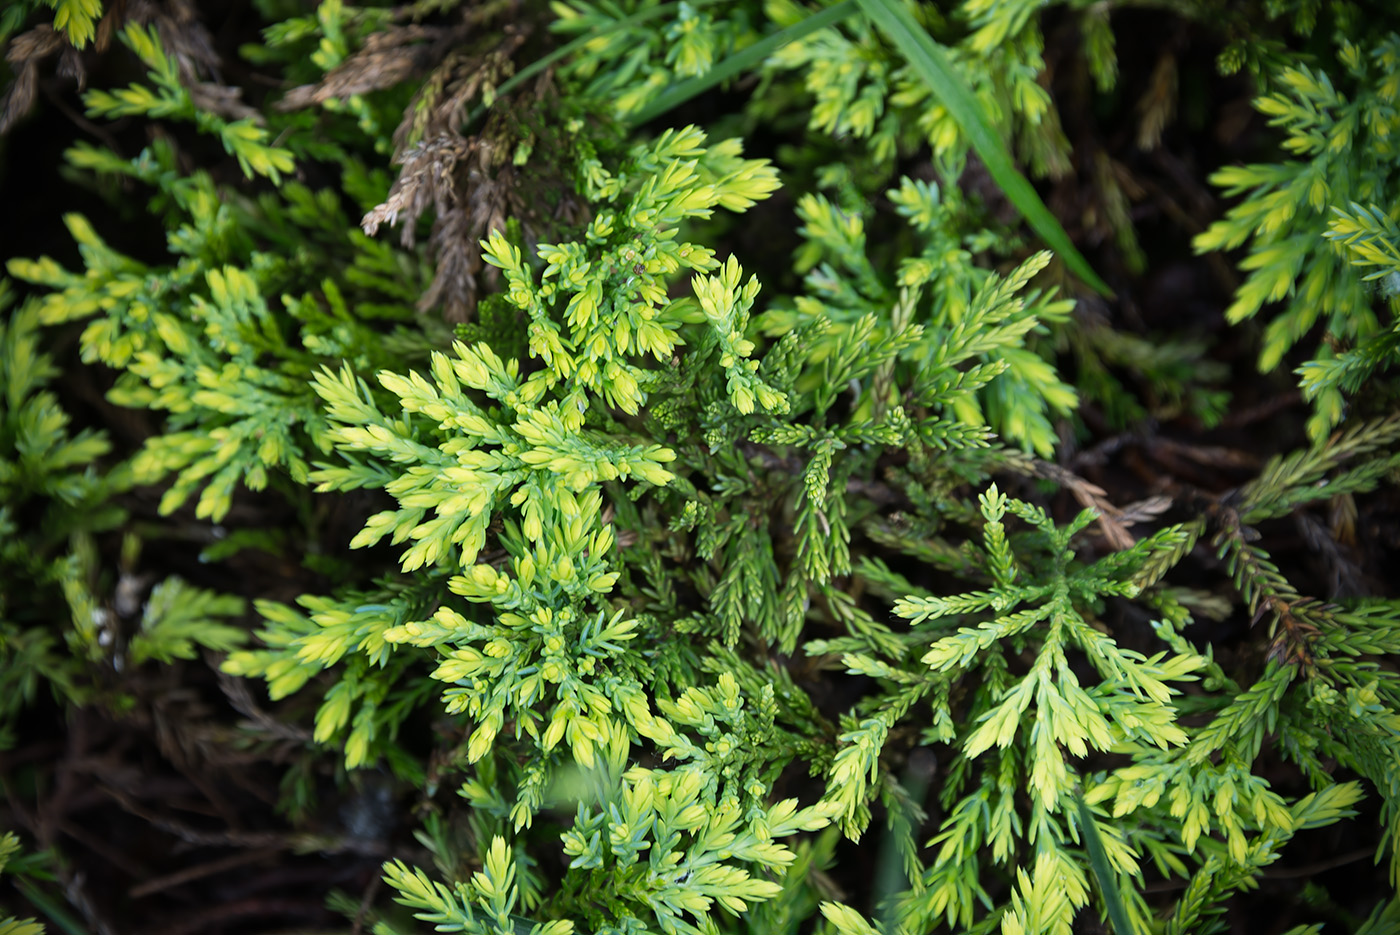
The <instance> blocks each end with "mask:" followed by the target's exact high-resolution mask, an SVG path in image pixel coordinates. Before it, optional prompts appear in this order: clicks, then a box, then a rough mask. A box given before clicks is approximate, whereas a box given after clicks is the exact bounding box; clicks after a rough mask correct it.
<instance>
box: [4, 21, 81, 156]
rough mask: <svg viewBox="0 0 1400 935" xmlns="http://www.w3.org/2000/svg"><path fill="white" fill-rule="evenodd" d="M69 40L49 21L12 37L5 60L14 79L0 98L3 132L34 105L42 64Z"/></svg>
mask: <svg viewBox="0 0 1400 935" xmlns="http://www.w3.org/2000/svg"><path fill="white" fill-rule="evenodd" d="M67 44H68V42H67V40H66V39H64V37H63V36H62V35H60V34H59V33H57V32H55V31H54V28H53V27H52V26H50V25H48V24H47V23H46V24H44V25H42V26H35V27H34V28H33V29H31V30H29V31H28V32H23V33H20V34H19V35H18V36H15V37H14V39H12V40H10V47H9V49H7V50H6V52H5V61H7V62H9V63H10V68H11V69H13V70H14V73H15V81H14V84H12V85H10V88H9V90H8V91H6V92H5V97H4V100H3V101H0V133H4V132H6V131H7V130H9V129H10V127H12V126H14V124H15V122H16V121H17V120H19V119H20V118H21V117H23V116H24V115H25V114H27V113H29V109H30V108H31V107H33V106H34V97H35V92H37V91H38V89H39V63H40V62H42V61H43V60H44V59H46V58H48V57H49V56H50V55H53V54H55V53H56V52H58V51H59V50H60V49H62V48H63V47H64V46H65V45H67Z"/></svg>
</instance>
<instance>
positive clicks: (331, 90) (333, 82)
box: [276, 25, 466, 111]
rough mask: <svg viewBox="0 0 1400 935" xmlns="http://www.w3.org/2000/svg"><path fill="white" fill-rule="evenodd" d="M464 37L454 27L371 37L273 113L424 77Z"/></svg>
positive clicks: (395, 30) (394, 29)
mask: <svg viewBox="0 0 1400 935" xmlns="http://www.w3.org/2000/svg"><path fill="white" fill-rule="evenodd" d="M465 38H466V28H465V27H464V26H462V25H457V26H450V27H446V26H391V27H389V28H388V29H386V30H384V31H383V32H378V33H375V34H374V35H372V36H370V37H369V38H368V39H366V40H365V44H364V46H363V47H361V48H360V49H359V50H358V51H356V52H355V53H354V54H353V55H351V56H350V57H349V58H347V59H346V60H345V61H343V62H341V63H340V64H339V65H337V66H336V67H335V68H333V69H331V70H330V72H328V73H327V74H326V76H325V77H324V78H322V79H321V80H320V81H319V82H317V83H316V84H304V85H302V86H300V87H297V88H293V89H292V90H290V91H288V92H287V94H286V96H285V97H283V98H282V100H280V101H278V102H277V105H276V106H277V109H278V110H283V111H289V110H300V109H302V108H303V107H311V106H314V105H316V104H322V103H325V102H326V101H329V100H332V99H340V98H346V97H350V96H351V95H353V94H366V93H368V92H370V91H379V90H382V89H384V88H392V87H394V86H395V85H397V84H400V83H402V82H404V81H407V80H408V79H410V78H414V77H417V76H418V75H421V74H423V73H424V72H426V71H427V70H428V69H429V68H432V67H433V65H434V63H436V62H440V61H442V59H443V57H444V56H445V55H446V54H447V52H448V50H449V49H451V48H452V47H453V46H454V45H456V44H457V43H459V42H461V41H462V40H463V39H465Z"/></svg>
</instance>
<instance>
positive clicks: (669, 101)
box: [628, 0, 857, 124]
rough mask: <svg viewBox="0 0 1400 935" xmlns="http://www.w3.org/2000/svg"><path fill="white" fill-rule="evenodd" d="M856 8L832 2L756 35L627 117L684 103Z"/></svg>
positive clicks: (642, 118)
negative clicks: (768, 33)
mask: <svg viewBox="0 0 1400 935" xmlns="http://www.w3.org/2000/svg"><path fill="white" fill-rule="evenodd" d="M856 10H857V0H842V2H841V3H838V4H836V6H832V7H827V8H826V9H825V10H822V11H821V12H820V13H813V14H812V15H810V16H808V17H807V18H806V19H804V20H803V21H802V22H800V23H794V24H793V25H791V26H789V27H787V28H786V29H783V30H780V31H778V32H775V33H773V35H771V36H768V37H767V38H764V39H760V40H759V41H758V42H755V43H754V44H753V45H751V46H749V47H748V48H746V49H743V50H742V51H739V52H736V53H734V54H733V55H731V56H729V57H728V58H726V59H725V60H724V61H722V62H719V63H718V64H716V65H715V66H714V67H713V68H711V69H710V70H709V71H707V72H705V73H704V74H703V75H698V76H696V77H694V78H691V79H689V80H686V81H682V82H681V83H680V84H677V85H672V86H671V87H670V88H667V89H666V90H665V91H663V92H662V93H661V96H660V97H658V98H656V100H654V101H652V102H651V103H650V104H648V105H647V106H646V107H643V108H642V109H641V110H639V111H638V112H637V113H635V114H633V115H632V116H631V117H630V118H628V119H629V120H630V121H631V122H632V123H634V124H637V123H646V122H648V121H650V120H654V119H656V118H657V117H660V116H661V115H662V114H664V113H666V112H667V111H669V110H672V109H673V108H676V107H678V106H680V105H681V104H684V103H685V102H686V101H688V100H690V99H691V98H692V97H695V96H696V95H697V94H701V93H703V92H705V91H708V90H709V89H710V88H712V87H714V86H715V85H717V84H719V83H720V82H722V81H728V80H729V79H730V78H733V77H734V76H736V75H738V74H739V73H741V72H744V71H747V70H748V69H750V68H753V67H754V66H755V65H757V64H758V63H759V62H761V61H763V60H764V59H765V58H767V57H768V56H770V55H772V54H773V53H774V52H776V51H777V50H778V49H781V48H782V47H783V46H785V45H787V44H788V43H789V42H792V41H794V40H797V39H801V38H802V37H803V36H805V35H807V34H808V33H813V32H816V31H817V30H818V29H825V28H826V27H827V26H830V25H832V24H833V23H839V22H840V21H841V20H843V19H845V18H846V17H848V16H850V15H851V14H853V13H855V12H856Z"/></svg>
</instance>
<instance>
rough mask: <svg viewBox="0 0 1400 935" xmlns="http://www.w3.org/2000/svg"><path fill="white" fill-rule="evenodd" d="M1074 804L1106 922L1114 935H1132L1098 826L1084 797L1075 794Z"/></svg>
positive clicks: (1130, 925)
mask: <svg viewBox="0 0 1400 935" xmlns="http://www.w3.org/2000/svg"><path fill="white" fill-rule="evenodd" d="M1074 804H1075V805H1077V806H1078V807H1079V829H1080V832H1081V833H1082V834H1083V836H1084V844H1085V846H1087V847H1088V848H1089V866H1090V867H1092V868H1093V871H1094V876H1095V878H1097V879H1098V881H1099V893H1100V894H1102V896H1103V901H1104V905H1105V906H1106V907H1107V908H1108V920H1109V922H1111V923H1112V924H1113V931H1114V933H1115V935H1134V932H1133V927H1132V924H1131V923H1129V922H1128V910H1127V907H1126V906H1124V905H1123V894H1122V893H1120V892H1118V883H1117V881H1116V880H1115V879H1114V876H1113V868H1112V867H1110V866H1109V865H1108V854H1106V853H1105V852H1104V849H1103V839H1102V838H1100V837H1099V828H1098V825H1095V824H1094V816H1093V814H1092V813H1090V811H1089V806H1087V805H1085V804H1084V797H1083V796H1082V795H1078V794H1076V795H1075V797H1074Z"/></svg>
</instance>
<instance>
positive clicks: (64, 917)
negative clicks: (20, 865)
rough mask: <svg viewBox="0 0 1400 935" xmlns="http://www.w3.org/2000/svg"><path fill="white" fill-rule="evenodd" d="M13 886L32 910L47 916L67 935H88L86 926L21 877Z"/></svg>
mask: <svg viewBox="0 0 1400 935" xmlns="http://www.w3.org/2000/svg"><path fill="white" fill-rule="evenodd" d="M14 884H15V888H16V889H18V890H19V891H20V892H21V893H23V894H24V898H25V899H27V900H29V902H30V904H31V905H33V906H34V908H36V909H38V910H39V911H40V912H42V913H43V914H44V915H46V916H48V917H49V921H50V922H52V923H53V924H54V925H56V926H57V927H58V928H60V929H62V930H63V931H64V932H66V933H67V935H88V931H87V926H85V925H83V923H81V922H79V921H78V920H77V918H76V917H74V916H73V914H72V913H70V912H69V911H68V910H67V909H64V908H63V907H62V906H60V905H59V904H58V903H57V902H55V901H54V900H52V899H49V897H48V896H46V895H45V894H44V891H43V890H41V889H39V887H37V886H35V885H34V884H33V883H31V882H29V881H28V880H26V879H24V878H23V877H17V878H16V879H15V881H14Z"/></svg>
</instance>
